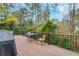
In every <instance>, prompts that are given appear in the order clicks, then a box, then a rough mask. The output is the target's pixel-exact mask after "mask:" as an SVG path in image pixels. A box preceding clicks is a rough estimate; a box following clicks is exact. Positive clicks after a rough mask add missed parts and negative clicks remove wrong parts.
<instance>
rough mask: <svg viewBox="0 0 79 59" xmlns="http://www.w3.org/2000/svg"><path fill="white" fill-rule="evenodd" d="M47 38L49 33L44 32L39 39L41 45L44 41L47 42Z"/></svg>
mask: <svg viewBox="0 0 79 59" xmlns="http://www.w3.org/2000/svg"><path fill="white" fill-rule="evenodd" d="M46 40H47V35H46V34H44V35H43V37H41V38H39V39H38V41H40V42H41V45H43V43H44V42H46Z"/></svg>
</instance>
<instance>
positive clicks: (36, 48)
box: [15, 35, 79, 56]
mask: <svg viewBox="0 0 79 59" xmlns="http://www.w3.org/2000/svg"><path fill="white" fill-rule="evenodd" d="M15 40H16V47H17V54H18V56H78V55H79V53H76V52H72V51H70V50H67V49H63V48H60V47H57V46H55V45H48V44H43V45H41V44H40V42H39V43H37V41H34V40H33V41H32V42H29V41H27V37H25V36H21V35H16V36H15Z"/></svg>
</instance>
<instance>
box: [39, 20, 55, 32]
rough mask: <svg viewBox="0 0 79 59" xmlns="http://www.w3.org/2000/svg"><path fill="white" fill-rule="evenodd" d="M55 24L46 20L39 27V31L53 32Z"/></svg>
mask: <svg viewBox="0 0 79 59" xmlns="http://www.w3.org/2000/svg"><path fill="white" fill-rule="evenodd" d="M56 28H57V26H56V25H55V24H54V23H53V21H51V20H48V21H47V22H46V23H45V24H44V25H43V26H42V27H41V28H40V31H41V32H52V33H54V32H55V30H56Z"/></svg>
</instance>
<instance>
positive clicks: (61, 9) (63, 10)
mask: <svg viewBox="0 0 79 59" xmlns="http://www.w3.org/2000/svg"><path fill="white" fill-rule="evenodd" d="M42 5H43V6H42V8H43V9H44V8H45V7H46V3H43V4H42ZM51 5H52V4H51V3H49V8H50V17H51V18H55V19H59V20H62V19H63V17H64V16H65V15H67V14H68V11H67V10H68V8H69V7H68V3H60V4H58V7H57V12H53V8H52V7H51ZM24 7H26V6H25V5H24V4H22V3H16V4H15V9H14V11H15V10H19V9H20V8H24ZM77 8H79V5H77Z"/></svg>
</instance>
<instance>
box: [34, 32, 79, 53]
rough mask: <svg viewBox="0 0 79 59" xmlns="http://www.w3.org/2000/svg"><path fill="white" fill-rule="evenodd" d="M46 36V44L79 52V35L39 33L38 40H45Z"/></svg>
mask: <svg viewBox="0 0 79 59" xmlns="http://www.w3.org/2000/svg"><path fill="white" fill-rule="evenodd" d="M44 35H46V37H45V39H46V43H48V44H54V45H57V46H60V47H62V48H66V49H69V50H72V51H76V52H79V36H78V35H67V34H59V33H57V34H56V33H38V35H37V36H35V37H36V38H37V40H38V39H39V38H43V36H44Z"/></svg>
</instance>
